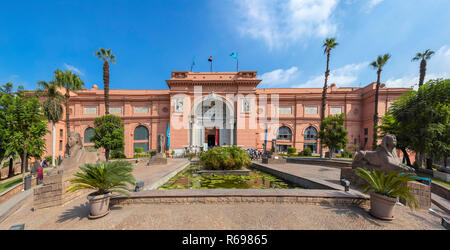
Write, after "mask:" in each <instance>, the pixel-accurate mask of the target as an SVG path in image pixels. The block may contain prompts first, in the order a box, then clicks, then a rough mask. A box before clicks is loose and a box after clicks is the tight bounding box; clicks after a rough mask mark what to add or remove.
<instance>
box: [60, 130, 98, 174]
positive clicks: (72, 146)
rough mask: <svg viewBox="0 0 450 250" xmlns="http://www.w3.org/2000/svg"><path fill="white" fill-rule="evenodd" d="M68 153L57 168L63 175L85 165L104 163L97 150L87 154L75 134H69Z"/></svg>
mask: <svg viewBox="0 0 450 250" xmlns="http://www.w3.org/2000/svg"><path fill="white" fill-rule="evenodd" d="M67 144H68V148H67V150H68V152H67V153H66V155H65V156H64V159H63V161H62V163H61V165H60V167H59V169H60V170H63V171H64V172H65V173H68V172H74V171H78V170H79V167H80V166H83V165H84V164H87V163H91V164H93V163H97V162H101V161H105V160H106V159H105V155H104V154H103V153H102V152H100V151H99V150H97V151H95V152H88V151H87V150H86V149H85V148H84V147H83V142H82V140H81V136H80V134H79V133H77V132H70V134H69V141H68V143H67Z"/></svg>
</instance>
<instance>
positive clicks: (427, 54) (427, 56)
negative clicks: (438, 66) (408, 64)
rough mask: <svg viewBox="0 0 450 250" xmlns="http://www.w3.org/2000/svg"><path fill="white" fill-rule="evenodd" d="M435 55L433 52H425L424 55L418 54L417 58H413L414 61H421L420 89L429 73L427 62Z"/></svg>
mask: <svg viewBox="0 0 450 250" xmlns="http://www.w3.org/2000/svg"><path fill="white" fill-rule="evenodd" d="M433 54H434V51H432V50H429V49H427V50H425V52H423V53H420V52H419V53H417V54H416V56H415V57H413V59H412V61H413V62H414V61H419V60H420V77H419V88H420V87H421V86H422V85H423V82H424V80H425V74H426V71H427V60H430V58H431V56H432V55H433Z"/></svg>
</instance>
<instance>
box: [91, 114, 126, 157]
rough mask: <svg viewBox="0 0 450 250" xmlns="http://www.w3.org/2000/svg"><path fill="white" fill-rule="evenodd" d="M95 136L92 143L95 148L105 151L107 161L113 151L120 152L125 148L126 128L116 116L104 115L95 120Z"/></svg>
mask: <svg viewBox="0 0 450 250" xmlns="http://www.w3.org/2000/svg"><path fill="white" fill-rule="evenodd" d="M94 125H95V127H94V131H95V134H94V136H93V137H92V141H93V142H94V143H95V148H103V149H105V158H106V161H109V154H110V152H111V151H112V150H120V149H122V148H123V147H124V145H125V141H124V136H123V133H124V127H123V122H122V121H121V120H120V117H118V116H115V115H104V116H101V117H98V118H95V120H94Z"/></svg>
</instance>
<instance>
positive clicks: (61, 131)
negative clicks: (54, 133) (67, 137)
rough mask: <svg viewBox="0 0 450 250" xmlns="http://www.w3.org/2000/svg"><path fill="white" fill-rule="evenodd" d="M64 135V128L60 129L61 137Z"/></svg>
mask: <svg viewBox="0 0 450 250" xmlns="http://www.w3.org/2000/svg"><path fill="white" fill-rule="evenodd" d="M63 136H64V133H63V130H62V129H60V130H59V137H63Z"/></svg>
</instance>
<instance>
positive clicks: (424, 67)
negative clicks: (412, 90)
mask: <svg viewBox="0 0 450 250" xmlns="http://www.w3.org/2000/svg"><path fill="white" fill-rule="evenodd" d="M426 70H427V61H426V60H425V59H422V61H421V62H420V77H419V88H420V87H421V86H422V85H423V82H424V81H425V72H426Z"/></svg>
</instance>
